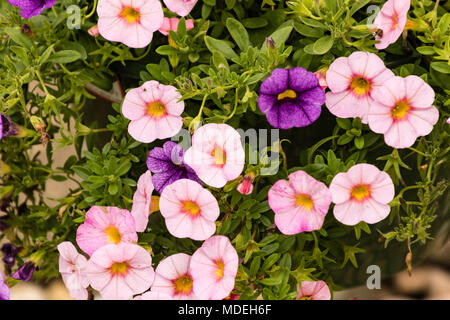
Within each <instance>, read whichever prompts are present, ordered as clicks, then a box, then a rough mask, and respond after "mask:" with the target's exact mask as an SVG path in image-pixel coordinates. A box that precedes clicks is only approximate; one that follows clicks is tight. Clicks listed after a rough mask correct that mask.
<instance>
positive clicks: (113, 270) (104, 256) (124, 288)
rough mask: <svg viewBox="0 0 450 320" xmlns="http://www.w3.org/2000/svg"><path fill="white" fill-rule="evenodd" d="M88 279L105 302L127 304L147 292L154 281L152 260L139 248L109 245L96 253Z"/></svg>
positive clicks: (93, 256)
mask: <svg viewBox="0 0 450 320" xmlns="http://www.w3.org/2000/svg"><path fill="white" fill-rule="evenodd" d="M86 276H87V278H88V280H89V284H90V285H91V287H92V288H94V289H95V290H97V291H99V292H100V294H101V296H102V298H103V299H106V300H127V299H131V298H132V297H133V295H135V294H140V293H142V292H144V291H146V290H148V289H149V288H150V286H151V284H152V283H153V280H154V278H155V271H154V270H153V268H152V257H151V256H150V253H148V252H147V251H146V250H145V249H144V248H142V247H141V246H138V245H136V244H131V243H120V244H117V245H116V244H109V245H106V246H104V247H101V248H100V249H98V250H97V251H95V252H94V253H93V254H92V256H91V258H90V259H89V261H88V264H87V267H86Z"/></svg>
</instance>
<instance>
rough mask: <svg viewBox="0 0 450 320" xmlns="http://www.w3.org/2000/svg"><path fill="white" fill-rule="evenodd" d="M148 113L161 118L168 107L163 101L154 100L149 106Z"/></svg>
mask: <svg viewBox="0 0 450 320" xmlns="http://www.w3.org/2000/svg"><path fill="white" fill-rule="evenodd" d="M147 114H148V115H150V116H153V117H155V118H160V117H162V116H163V115H165V114H166V107H165V106H164V105H163V104H162V103H161V102H152V103H149V105H148V106H147Z"/></svg>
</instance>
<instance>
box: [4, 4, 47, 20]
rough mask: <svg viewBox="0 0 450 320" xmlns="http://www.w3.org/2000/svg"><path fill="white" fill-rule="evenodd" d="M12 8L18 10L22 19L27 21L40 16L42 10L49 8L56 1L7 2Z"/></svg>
mask: <svg viewBox="0 0 450 320" xmlns="http://www.w3.org/2000/svg"><path fill="white" fill-rule="evenodd" d="M8 1H9V3H10V4H12V5H13V6H16V7H19V8H20V15H21V16H22V18H25V19H29V18H31V17H34V16H37V15H39V14H41V12H42V10H44V9H47V8H51V7H53V5H54V4H55V2H56V0H8Z"/></svg>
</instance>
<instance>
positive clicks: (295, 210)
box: [269, 170, 331, 235]
mask: <svg viewBox="0 0 450 320" xmlns="http://www.w3.org/2000/svg"><path fill="white" fill-rule="evenodd" d="M330 204H331V193H330V190H328V188H327V186H326V185H325V184H324V183H323V182H320V181H317V180H316V179H314V178H313V177H311V176H310V175H309V174H307V173H306V172H304V171H302V170H299V171H295V172H293V173H291V174H290V175H289V181H286V180H278V181H277V182H275V184H274V185H273V186H272V187H271V188H270V189H269V206H270V207H271V208H272V210H273V211H274V212H275V224H276V225H277V227H278V229H280V231H281V232H282V233H283V234H289V235H292V234H297V233H300V232H304V231H312V230H319V229H320V228H322V224H323V221H324V219H325V216H326V214H327V212H328V208H329V207H330Z"/></svg>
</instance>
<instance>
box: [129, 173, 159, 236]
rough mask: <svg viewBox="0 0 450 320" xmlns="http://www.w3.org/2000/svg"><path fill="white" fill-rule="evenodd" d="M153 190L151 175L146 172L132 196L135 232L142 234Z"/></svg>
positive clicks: (146, 221) (145, 225) (146, 222)
mask: <svg viewBox="0 0 450 320" xmlns="http://www.w3.org/2000/svg"><path fill="white" fill-rule="evenodd" d="M153 189H154V187H153V183H152V174H151V172H150V171H148V170H147V171H146V172H145V173H144V174H142V175H141V176H140V177H139V180H138V183H137V190H136V192H135V193H134V195H133V206H132V208H131V215H132V216H133V218H134V221H135V223H136V231H137V232H144V231H145V228H146V227H147V224H148V216H149V214H150V204H151V202H152V192H153Z"/></svg>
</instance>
